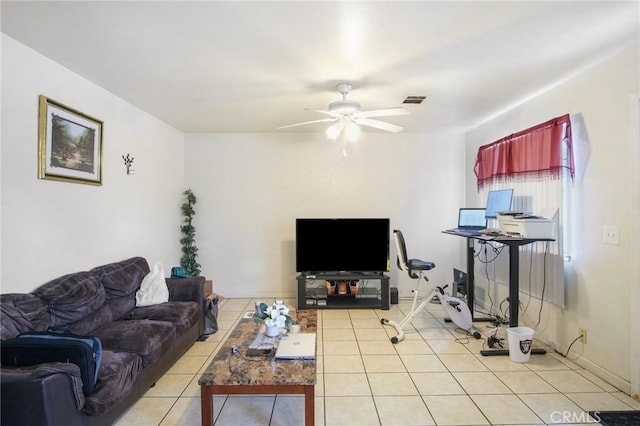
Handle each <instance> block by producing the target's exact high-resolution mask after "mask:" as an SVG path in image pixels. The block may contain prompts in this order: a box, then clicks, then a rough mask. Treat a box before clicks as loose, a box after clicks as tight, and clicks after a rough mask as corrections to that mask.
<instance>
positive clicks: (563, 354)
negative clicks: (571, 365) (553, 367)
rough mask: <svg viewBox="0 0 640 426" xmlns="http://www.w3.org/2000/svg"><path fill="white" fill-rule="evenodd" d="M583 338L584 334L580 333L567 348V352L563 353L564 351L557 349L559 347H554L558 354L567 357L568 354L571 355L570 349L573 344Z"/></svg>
mask: <svg viewBox="0 0 640 426" xmlns="http://www.w3.org/2000/svg"><path fill="white" fill-rule="evenodd" d="M581 338H582V334H581V335H579V336H578V337H576V338H575V339H573V342H571V344H570V345H569V347H568V348H567V352H565V353H562V352H560V351H559V350H557V349H554V351H555V352H556V353H557V354H560V356H561V357H563V358H566V357H567V355H569V351H570V350H571V346H573V344H574V343H575V342H577V341H578V340H580V339H581Z"/></svg>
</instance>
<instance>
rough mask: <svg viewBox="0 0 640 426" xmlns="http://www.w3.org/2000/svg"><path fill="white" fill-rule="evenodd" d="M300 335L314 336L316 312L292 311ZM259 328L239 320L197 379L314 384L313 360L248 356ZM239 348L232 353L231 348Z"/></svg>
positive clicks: (214, 382)
mask: <svg viewBox="0 0 640 426" xmlns="http://www.w3.org/2000/svg"><path fill="white" fill-rule="evenodd" d="M291 314H292V316H293V318H294V324H299V325H300V331H301V332H302V333H315V332H316V331H317V327H318V322H317V321H318V320H317V313H316V310H314V309H311V310H300V311H295V312H294V311H293V310H292V312H291ZM260 327H261V325H260V324H258V323H256V322H255V321H254V320H253V319H252V318H251V319H241V320H240V321H239V322H238V324H237V325H236V327H235V328H234V329H233V330H232V331H231V333H230V334H229V337H227V340H226V341H225V342H224V343H223V344H222V346H221V347H220V349H219V350H218V352H217V354H216V355H215V356H214V358H213V360H212V361H211V363H210V364H209V366H208V367H207V369H206V371H205V372H204V373H203V374H202V376H201V377H200V379H199V380H198V384H199V385H201V386H207V385H311V384H315V383H316V360H276V359H275V358H274V357H273V355H271V356H247V355H246V353H247V349H248V347H249V344H250V343H251V342H252V341H253V340H254V339H255V337H256V335H257V333H259V332H260ZM233 346H235V347H237V348H238V351H237V353H235V354H234V353H233V352H232V350H231V348H232V347H233Z"/></svg>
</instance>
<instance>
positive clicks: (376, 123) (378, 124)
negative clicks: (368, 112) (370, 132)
mask: <svg viewBox="0 0 640 426" xmlns="http://www.w3.org/2000/svg"><path fill="white" fill-rule="evenodd" d="M354 121H355V122H356V123H358V124H360V125H362V126H369V127H374V128H376V129H380V130H386V131H387V132H394V133H398V132H401V131H402V129H403V127H401V126H397V125H395V124H391V123H385V122H384V121H380V120H373V119H371V118H356V119H355V120H354Z"/></svg>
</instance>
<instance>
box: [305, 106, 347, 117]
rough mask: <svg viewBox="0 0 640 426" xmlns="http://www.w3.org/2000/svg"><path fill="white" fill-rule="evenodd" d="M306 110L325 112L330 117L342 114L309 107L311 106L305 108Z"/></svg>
mask: <svg viewBox="0 0 640 426" xmlns="http://www.w3.org/2000/svg"><path fill="white" fill-rule="evenodd" d="M305 111H313V112H319V113H320V114H325V115H328V116H330V117H335V118H338V117H339V116H340V114H336V113H335V112H331V111H325V110H322V109H309V108H305Z"/></svg>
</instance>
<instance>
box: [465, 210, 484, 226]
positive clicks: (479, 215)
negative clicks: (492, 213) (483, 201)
mask: <svg viewBox="0 0 640 426" xmlns="http://www.w3.org/2000/svg"><path fill="white" fill-rule="evenodd" d="M484 214H485V209H481V208H477V209H476V208H461V209H460V212H459V213H458V227H459V228H468V227H473V228H486V226H487V219H485V217H484Z"/></svg>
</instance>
